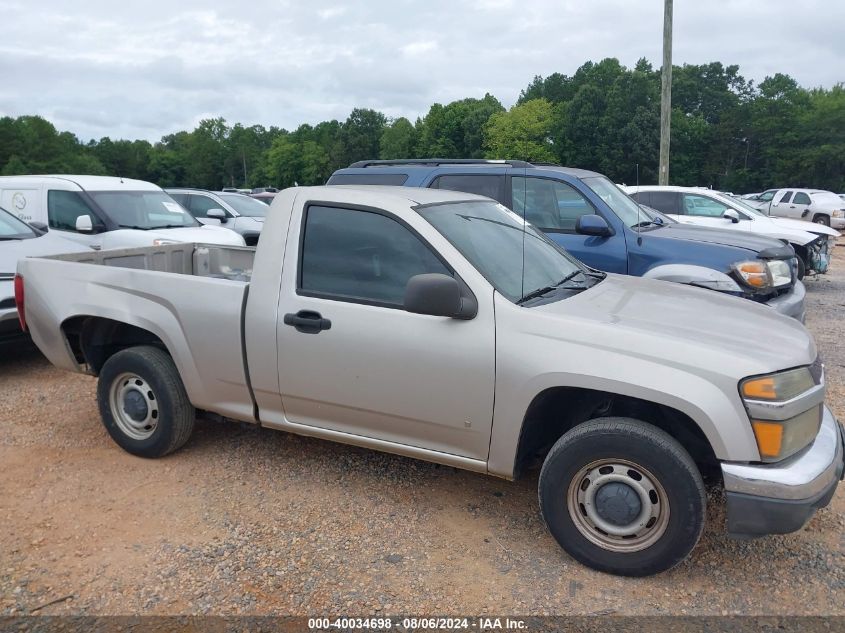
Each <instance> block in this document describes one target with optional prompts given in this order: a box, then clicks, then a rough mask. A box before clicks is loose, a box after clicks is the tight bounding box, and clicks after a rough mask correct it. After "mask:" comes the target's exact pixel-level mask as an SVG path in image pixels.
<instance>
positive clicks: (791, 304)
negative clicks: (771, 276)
mask: <svg viewBox="0 0 845 633" xmlns="http://www.w3.org/2000/svg"><path fill="white" fill-rule="evenodd" d="M806 294H807V290H806V289H805V288H804V284H803V283H801V282H800V281H796V282H795V285H794V286H793V287H792V290H790V291H789V292H787V293H786V294H782V295H780V296H778V297H775V298H774V299H770V300H769V301H767V302H766V305H767V306H769V307H770V308H772V309H773V310H775V311H777V312H778V313H779V314H782V315H784V316H788V317H792V318H793V319H798V320H799V321H800V322H801V323H803V322H804V297H805V296H806Z"/></svg>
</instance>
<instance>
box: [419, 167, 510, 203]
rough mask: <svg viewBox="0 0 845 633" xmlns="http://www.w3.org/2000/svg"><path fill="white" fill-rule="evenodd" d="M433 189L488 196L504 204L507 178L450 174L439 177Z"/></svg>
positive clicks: (435, 180) (432, 185)
mask: <svg viewBox="0 0 845 633" xmlns="http://www.w3.org/2000/svg"><path fill="white" fill-rule="evenodd" d="M431 187H432V189H448V190H449V191H462V192H464V193H475V194H478V195H479V196H487V197H488V198H493V200H496V201H498V202H502V198H503V197H504V194H505V177H504V176H496V175H485V176H482V175H479V174H454V175H452V174H449V175H443V176H438V177H437V178H435V179H434V182H432V183H431Z"/></svg>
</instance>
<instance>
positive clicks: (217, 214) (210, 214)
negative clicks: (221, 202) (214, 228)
mask: <svg viewBox="0 0 845 633" xmlns="http://www.w3.org/2000/svg"><path fill="white" fill-rule="evenodd" d="M205 217H207V218H212V219H213V220H220V224H226V222H228V221H229V218H228V217H227V216H226V212H225V211H224V210H223V209H209V210H208V211H206V212H205Z"/></svg>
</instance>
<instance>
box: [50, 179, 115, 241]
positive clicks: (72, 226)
mask: <svg viewBox="0 0 845 633" xmlns="http://www.w3.org/2000/svg"><path fill="white" fill-rule="evenodd" d="M83 215H87V216H89V217H90V218H91V222H92V223H93V224H94V226H95V227H97V226H101V225H102V223H101V222H99V220H98V219H97V216H96V215H94V212H93V211H92V210H91V207H89V206H88V203H87V202H85V200H83V199H82V196H80V195H79V193H77V192H76V191H60V190H55V189H54V190H51V191H50V192H48V193H47V223H48V225H49V226H50V228H51V229H58V230H59V231H76V219H77V218H78V217H80V216H83Z"/></svg>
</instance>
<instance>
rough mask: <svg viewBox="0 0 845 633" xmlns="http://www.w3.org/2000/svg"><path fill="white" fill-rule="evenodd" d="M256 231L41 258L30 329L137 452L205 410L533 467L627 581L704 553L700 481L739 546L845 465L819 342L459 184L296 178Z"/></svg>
mask: <svg viewBox="0 0 845 633" xmlns="http://www.w3.org/2000/svg"><path fill="white" fill-rule="evenodd" d="M262 235H263V237H262V239H261V241H260V243H259V245H258V247H257V250H255V251H253V250H251V249H247V248H235V247H229V248H227V247H220V246H208V245H201V244H170V245H162V246H158V247H145V248H138V249H127V250H123V251H112V252H106V251H100V252H91V253H84V254H81V255H76V254H72V255H62V256H58V257H46V258H32V259H27V260H25V261H22V262H21V263H20V264H19V266H18V278H17V279H16V290H17V295H16V300H17V303H18V306H19V313H20V317H21V320H22V322H23V324H24V326H25V327H28V328H29V331H30V332H31V334H32V338H33V340H34V341H35V342H36V343H37V345H38V346H39V347H40V348H41V350H42V352H44V354H45V355H46V356H47V358H48V359H50V361H51V362H53V363H54V364H55V365H57V366H58V367H62V368H65V369H68V370H70V371H77V372H83V371H84V372H89V373H91V374H93V375H95V376H99V382H98V389H97V394H98V401H99V407H100V413H101V416H102V419H103V423H104V424H105V427H106V429H107V430H108V432H109V433H110V434H111V436H112V438H113V439H114V440H115V441H116V442H117V443H118V444H119V445H120V446H121V447H123V448H124V449H125V450H127V451H129V452H131V453H133V454H135V455H140V456H145V457H159V456H161V455H165V454H167V453H170V452H171V451H174V450H176V449H177V448H179V447H180V446H181V445H182V444H184V443H185V442H186V441H188V438H189V437H190V435H191V430H192V428H193V425H194V417H195V412H196V410H197V409H200V410H205V411H209V412H213V413H216V414H219V415H220V416H223V417H226V418H234V419H236V420H244V421H250V422H254V423H256V424H261V425H263V426H267V427H271V428H275V429H280V430H283V431H289V432H292V433H299V434H304V435H310V436H315V437H320V438H324V439H327V440H333V441H339V442H346V443H349V444H357V445H360V446H366V447H370V448H373V449H378V450H384V451H390V452H393V453H398V454H401V455H406V456H410V457H415V458H418V459H425V460H430V461H433V462H439V463H442V464H449V465H452V466H455V467H459V468H466V469H469V470H473V471H477V472H482V473H489V474H491V475H496V476H499V477H503V478H506V479H512V478H515V477H517V476H519V475H520V474H521V473H522V472H523V470H524V469H525V468H526V467H530V466H531V465H532V464H533V463H535V460H537V459H538V458H540V459H542V460H543V461H542V469H541V470H540V473H539V497H540V509H541V512H542V515H543V517H544V519H545V521H546V524H547V525H548V528H549V530H550V531H551V533H552V535H553V536H554V537H555V539H556V540H557V541H558V542H559V543H560V545H561V546H562V547H563V548H564V549H565V550H566V551H567V552H569V553H570V554H571V555H572V556H573V557H574V558H576V559H577V560H579V561H581V562H583V563H585V564H587V565H590V566H592V567H594V568H596V569H599V570H603V571H606V572H611V573H616V574H623V575H631V576H636V575H647V574H653V573H656V572H660V571H663V570H665V569H668V568H670V567H672V566H674V565H676V564H677V563H678V562H680V561H681V560H683V559H684V558H685V557H686V556H687V555H688V554H689V552H690V551H691V550H692V549H693V547H694V546H695V544H696V543H697V541H698V539H699V536H700V534H701V530H702V526H703V523H704V517H705V503H706V497H705V493H704V484H703V480H704V477H705V476H707V477H712V478H713V481H714V482H718V485H720V486H723V487H724V489H725V491H726V493H727V504H728V510H727V517H728V520H727V523H728V525H727V529H728V531H729V532H731V533H732V534H735V535H738V536H744V537H749V536H758V535H762V534H768V533H784V532H790V531H794V530H797V529H800V528H801V527H802V526H803V525H804V523H805V522H806V521H807V520H808V519H809V517H810V516H811V515H812V514H813V513H814V512H815V510H816V509H817V508H820V507H823V506H825V505H827V504H828V503H829V502H830V500H831V498H832V496H833V494H834V492H835V489H836V486H837V483H838V481H839V480H840V479H841V478H842V474H843V431H842V429H841V427H840V425H839V424H838V422H837V421H836V420H835V418H834V416H833V415H832V414H831V412H830V411H829V410H828V409H827V407H825V405H824V394H825V386H824V375H823V368H822V365H821V362H820V360H819V358H818V356H817V353H816V347H815V344H814V343H813V340H812V337H811V336H810V335H809V334H808V332H807V330H806V329H804V327H803V326H802V325H801V324H800V323H799V322H798V321H796V320H794V319H789V318H787V317H784V316H781V315H778V314H777V313H775V312H774V311H772V310H770V309H768V308H767V307H765V306H762V305H757V304H755V303H753V302H750V301H746V300H743V299H740V298H735V297H730V296H725V295H721V294H718V293H713V292H711V291H709V290H705V289H701V288H693V287H686V286H681V285H679V284H669V283H665V282H661V281H654V280H648V279H640V278H634V277H627V276H620V275H614V274H605V273H601V272H597V271H595V270H592V269H590V268H587V267H585V266H584V265H583V264H581V263H579V262H578V261H577V260H575V259H573V258H572V257H570V256H569V255H567V254H566V253H565V252H563V251H562V250H561V249H560V248H559V247H558V246H556V245H555V244H554V243H553V242H551V241H550V240H549V239H548V238H547V237H545V236H544V235H543V234H542V233H540V232H538V231H537V230H535V229H534V228H533V227H532V226H531V225H530V224H526V223H524V221H523V220H522V219H521V218H520V217H519V216H517V215H516V214H514V213H513V212H512V211H509V210H508V209H507V208H505V207H503V206H501V205H499V204H497V203H495V202H493V201H491V200H489V199H487V198H482V197H478V196H473V195H471V194H464V193H458V192H451V191H445V190H436V189H416V188H392V187H371V188H366V187H360V188H348V187H313V188H295V189H288V190H286V191H283V192H281V193H280V194H279V195H278V196H277V197H276V199H275V201H274V202H273V205H272V207H271V209H270V211H269V213H268V216H267V220H266V225H265V228H264V231H263V234H262Z"/></svg>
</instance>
